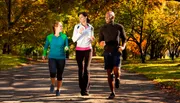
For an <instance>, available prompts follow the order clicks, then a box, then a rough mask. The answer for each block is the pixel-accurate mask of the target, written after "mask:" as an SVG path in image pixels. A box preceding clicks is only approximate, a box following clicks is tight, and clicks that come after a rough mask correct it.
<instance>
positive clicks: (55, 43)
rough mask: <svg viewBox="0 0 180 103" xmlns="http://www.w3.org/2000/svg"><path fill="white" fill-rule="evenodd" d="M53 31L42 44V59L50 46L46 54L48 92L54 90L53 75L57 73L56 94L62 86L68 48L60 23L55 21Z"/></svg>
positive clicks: (58, 93) (57, 94)
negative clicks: (48, 76)
mask: <svg viewBox="0 0 180 103" xmlns="http://www.w3.org/2000/svg"><path fill="white" fill-rule="evenodd" d="M53 30H54V33H53V34H49V35H48V36H47V38H46V42H45V45H44V50H43V56H42V59H43V60H44V59H45V57H46V55H47V50H48V47H50V51H49V55H48V64H49V72H50V78H51V85H50V92H51V93H52V92H54V87H55V77H56V75H57V90H56V96H59V95H60V87H61V86H62V74H63V71H64V67H65V59H66V53H65V52H66V51H67V50H68V48H69V47H68V38H67V36H66V35H65V34H64V33H62V30H63V26H62V23H60V22H56V23H55V24H54V27H53Z"/></svg>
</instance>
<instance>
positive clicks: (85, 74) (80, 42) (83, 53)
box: [72, 12, 94, 96]
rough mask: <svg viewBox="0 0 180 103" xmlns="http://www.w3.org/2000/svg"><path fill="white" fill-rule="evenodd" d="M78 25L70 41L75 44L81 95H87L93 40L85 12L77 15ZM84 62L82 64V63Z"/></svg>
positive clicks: (91, 28) (91, 27) (92, 33)
mask: <svg viewBox="0 0 180 103" xmlns="http://www.w3.org/2000/svg"><path fill="white" fill-rule="evenodd" d="M78 16H79V21H80V23H79V24H77V25H75V27H74V31H73V36H72V40H73V42H76V43H77V45H76V61H77V64H78V76H79V87H80V89H81V95H82V96H85V95H89V87H90V83H89V81H90V73H89V70H88V68H89V65H90V62H91V57H92V44H91V42H92V41H93V40H94V32H93V30H94V29H93V26H92V25H90V24H89V19H88V16H87V13H86V12H80V13H79V14H78ZM83 61H84V62H83Z"/></svg>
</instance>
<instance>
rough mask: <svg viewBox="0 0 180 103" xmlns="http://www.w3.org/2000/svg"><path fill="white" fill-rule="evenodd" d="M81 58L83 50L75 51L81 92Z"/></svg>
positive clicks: (82, 57)
mask: <svg viewBox="0 0 180 103" xmlns="http://www.w3.org/2000/svg"><path fill="white" fill-rule="evenodd" d="M83 59H84V52H83V51H76V61H77V64H78V78H79V88H80V89H81V92H82V91H84V90H83V89H84V86H83V84H84V83H83V74H84V67H83Z"/></svg>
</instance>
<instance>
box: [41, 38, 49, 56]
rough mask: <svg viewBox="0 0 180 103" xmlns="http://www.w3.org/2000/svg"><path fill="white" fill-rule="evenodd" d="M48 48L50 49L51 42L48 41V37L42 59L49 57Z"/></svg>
mask: <svg viewBox="0 0 180 103" xmlns="http://www.w3.org/2000/svg"><path fill="white" fill-rule="evenodd" d="M48 47H49V40H48V37H46V42H45V45H44V49H43V57H42V59H45V56H46V55H47V50H48Z"/></svg>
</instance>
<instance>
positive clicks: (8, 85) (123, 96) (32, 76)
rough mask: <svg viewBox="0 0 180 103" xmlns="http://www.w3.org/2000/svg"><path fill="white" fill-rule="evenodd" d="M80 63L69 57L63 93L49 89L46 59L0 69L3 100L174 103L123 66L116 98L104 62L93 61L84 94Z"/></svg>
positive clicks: (6, 102) (15, 102) (7, 102)
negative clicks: (112, 94) (81, 85)
mask: <svg viewBox="0 0 180 103" xmlns="http://www.w3.org/2000/svg"><path fill="white" fill-rule="evenodd" d="M77 73H78V69H77V65H76V62H75V61H74V60H67V64H66V67H65V71H64V79H63V87H62V88H61V96H58V97H57V96H55V93H53V94H51V93H49V86H50V79H49V72H48V64H47V63H39V64H34V65H31V66H25V67H22V68H17V69H13V70H10V71H0V102H3V103H21V102H33V103H47V102H49V103H59V102H75V103H81V102H93V103H94V102H97V103H100V102H102V103H104V102H106V103H107V102H114V103H175V100H171V97H170V96H168V95H167V94H164V93H163V92H162V91H161V90H158V89H157V88H156V87H155V86H154V84H153V83H152V82H151V81H149V80H147V79H146V78H144V77H142V76H139V75H137V74H134V73H127V72H125V71H123V70H122V76H121V85H120V88H119V89H116V98H115V99H113V100H109V99H107V97H108V96H109V94H110V90H109V86H108V83H107V79H106V77H107V76H106V71H104V69H103V64H102V63H92V64H91V67H90V73H91V89H90V96H81V95H80V89H79V86H78V78H77Z"/></svg>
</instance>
